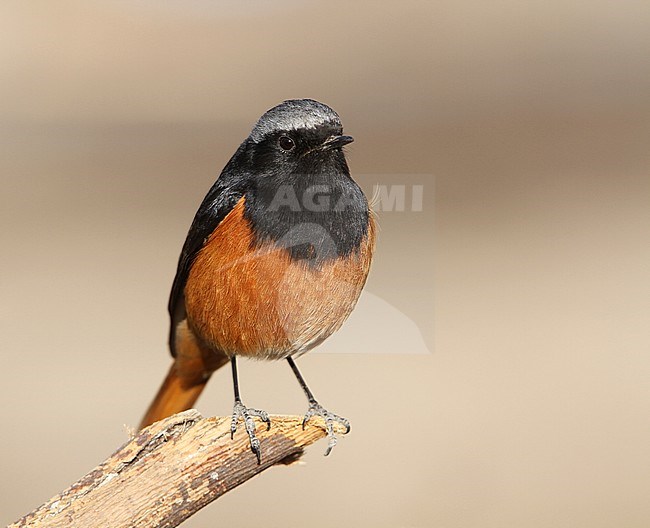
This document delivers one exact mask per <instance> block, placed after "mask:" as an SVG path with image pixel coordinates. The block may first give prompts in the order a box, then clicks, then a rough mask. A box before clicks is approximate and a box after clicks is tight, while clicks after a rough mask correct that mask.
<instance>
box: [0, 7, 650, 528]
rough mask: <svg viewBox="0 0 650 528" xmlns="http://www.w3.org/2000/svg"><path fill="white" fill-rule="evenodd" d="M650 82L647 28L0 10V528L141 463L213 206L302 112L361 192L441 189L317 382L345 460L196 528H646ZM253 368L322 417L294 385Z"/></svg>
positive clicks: (542, 18)
mask: <svg viewBox="0 0 650 528" xmlns="http://www.w3.org/2000/svg"><path fill="white" fill-rule="evenodd" d="M648 57H650V4H648V3H647V2H625V1H624V2H606V3H603V2H577V1H570V2H555V1H552V2H520V1H514V0H513V1H505V2H478V1H476V2H470V1H453V2H452V1H442V2H409V1H407V2H365V3H362V2H354V3H352V2H338V1H335V0H330V1H327V2H297V1H289V0H286V1H282V2H274V3H271V2H261V1H253V0H251V1H246V2H235V1H224V2H214V1H208V0H186V1H183V2H180V1H171V0H165V1H160V0H158V1H156V0H131V1H128V0H114V1H108V0H105V1H101V0H95V1H91V0H86V1H83V2H82V1H70V0H66V1H58V2H49V1H42V2H39V1H17V0H16V1H4V2H2V4H1V6H0V61H1V64H2V67H1V68H0V95H1V97H0V131H1V132H0V134H1V138H0V149H2V152H1V155H0V164H1V172H0V175H1V176H0V177H1V178H2V192H1V194H0V221H1V228H0V246H1V248H2V250H1V252H0V270H1V271H2V273H1V275H0V331H1V332H2V345H1V348H0V350H1V352H2V361H3V369H2V372H3V381H2V383H1V384H0V395H1V397H2V402H3V419H2V421H1V422H2V425H1V426H0V427H2V439H3V440H2V449H1V451H0V467H1V468H2V476H3V478H2V479H1V482H0V513H1V515H0V522H4V523H8V522H11V521H13V520H14V519H16V518H18V517H19V516H21V515H23V514H24V513H26V512H28V511H29V510H31V509H32V508H34V507H36V506H38V505H39V504H40V503H41V502H43V501H45V500H46V499H48V498H49V497H50V496H52V495H53V494H54V493H56V492H58V491H59V490H61V489H63V488H64V487H66V486H67V485H68V484H70V483H71V482H72V481H74V480H75V479H76V478H78V477H79V476H81V475H82V474H83V473H85V472H86V471H88V470H89V469H91V468H92V467H94V465H95V464H97V463H98V462H100V461H101V460H103V458H104V457H105V456H107V455H108V454H110V453H111V452H112V451H113V450H114V449H115V448H116V447H117V446H118V445H120V444H121V443H122V442H123V441H125V440H126V438H127V432H126V429H125V427H124V424H126V425H127V426H135V425H136V424H137V422H138V420H139V418H140V416H141V413H142V412H143V411H144V409H145V407H146V405H147V404H148V403H149V400H150V398H151V397H152V396H153V394H154V392H155V390H156V389H157V387H158V384H159V383H160V381H161V379H162V377H163V375H164V373H165V371H166V369H167V368H168V364H169V357H168V353H167V350H166V343H165V341H166V335H167V324H168V322H167V315H166V311H165V307H166V302H167V296H168V292H169V288H170V285H171V280H172V278H173V275H174V271H175V265H176V259H177V257H178V253H179V251H180V247H181V245H182V242H183V239H184V236H185V233H186V231H187V228H188V226H189V222H190V221H191V218H192V216H193V214H194V212H195V210H196V207H197V206H198V204H199V202H200V200H201V199H202V197H203V195H204V193H205V192H206V190H207V189H208V187H209V186H210V185H211V183H212V181H213V180H214V178H215V177H216V176H217V175H218V173H219V171H220V170H221V168H222V167H223V165H224V164H225V162H226V161H227V160H228V158H229V156H230V155H231V154H232V153H233V152H234V150H235V148H236V147H237V145H238V144H239V143H240V142H241V140H243V139H244V138H245V137H246V135H247V134H248V132H249V130H250V128H251V126H252V125H253V123H254V122H255V120H256V119H257V117H258V116H259V115H260V114H261V113H262V112H263V111H265V110H266V109H267V108H269V107H271V106H273V105H275V104H277V103H278V102H280V101H282V100H284V99H287V98H293V97H312V98H316V99H319V100H321V101H323V102H326V103H328V104H330V105H331V106H332V107H334V108H335V109H336V110H337V111H338V112H339V113H340V115H341V116H342V118H343V121H344V124H345V126H346V131H347V132H349V133H350V134H352V135H354V136H355V137H356V139H357V141H356V142H355V143H354V145H352V146H351V147H350V149H349V151H348V152H349V155H348V159H349V162H350V165H351V167H352V170H353V172H354V174H356V175H358V179H359V181H360V182H361V183H362V185H363V187H364V188H365V189H366V190H367V191H368V193H369V194H370V193H372V188H373V186H374V185H376V184H377V183H383V184H407V185H411V184H420V185H424V210H423V211H422V212H420V213H416V212H403V213H398V212H388V211H386V212H381V213H380V222H381V237H380V241H379V248H378V252H377V255H376V261H375V265H374V268H373V271H372V275H371V278H370V280H369V283H368V288H367V290H368V294H369V295H368V296H367V299H366V301H367V302H366V301H364V303H365V304H364V305H362V306H360V307H359V310H357V312H356V313H355V314H354V316H353V318H352V319H351V320H350V321H349V324H348V325H347V326H346V328H345V330H344V332H345V334H341V336H337V337H336V339H337V341H332V343H328V347H329V350H330V351H332V352H344V353H337V354H333V353H332V354H326V353H320V354H312V355H308V356H307V357H305V358H303V359H301V365H302V368H303V371H304V374H305V376H306V378H307V380H308V381H309V383H310V384H311V386H312V388H313V389H314V391H315V393H316V395H317V396H318V397H319V398H320V399H321V400H322V402H323V403H324V404H325V405H326V406H327V407H329V408H330V409H332V410H334V411H335V412H340V413H341V414H343V415H345V416H347V417H348V418H350V420H351V421H352V424H353V431H352V433H351V434H350V435H349V436H348V437H346V438H344V439H343V440H342V441H341V442H340V445H339V446H338V447H337V449H336V450H335V452H334V453H333V454H332V456H331V457H329V458H327V459H325V458H323V456H322V453H323V451H324V449H325V445H323V444H318V445H317V446H315V447H314V448H312V449H310V451H309V452H308V453H307V454H306V456H305V461H306V462H307V464H306V465H304V466H294V467H290V468H279V469H275V470H271V471H268V472H266V473H265V474H264V475H262V476H261V477H259V478H257V479H254V480H253V481H251V482H248V483H247V484H245V485H244V486H242V487H241V488H239V489H237V490H235V491H234V492H232V493H230V494H228V495H227V496H225V497H224V498H222V499H220V500H219V501H218V502H216V503H214V504H212V505H211V506H209V507H208V508H206V509H205V510H203V511H202V512H201V513H200V514H198V515H196V516H195V517H194V518H192V519H191V520H190V521H188V522H187V524H186V526H188V527H189V526H192V527H199V526H214V525H217V524H219V525H228V526H250V525H251V522H252V521H251V520H250V519H260V518H263V519H266V521H265V522H266V524H267V525H268V526H283V527H290V526H296V527H299V526H300V527H302V526H313V527H325V526H332V525H334V524H341V525H346V526H348V525H349V526H355V525H356V526H372V527H380V528H381V527H387V528H388V527H391V528H398V527H399V528H401V527H407V528H419V527H429V526H431V527H434V526H435V527H438V526H440V527H464V528H466V527H471V526H477V527H500V528H502V527H504V526H526V527H547V526H555V527H572V528H576V527H589V528H595V527H610V526H624V527H642V526H644V527H645V526H647V523H648V519H649V518H650V502H649V501H648V490H650V425H649V421H648V405H649V404H650V354H649V352H650V347H649V345H650V338H649V332H648V318H649V315H650V273H649V267H650V244H649V243H648V240H649V235H650V203H649V202H650V148H649V143H650V62H649V61H648ZM434 219H435V222H434ZM391 314H392V315H391ZM393 316H394V317H393ZM418 328H419V330H418ZM422 340H424V341H422ZM422 342H425V343H426V345H427V346H428V348H429V350H430V352H431V353H424V354H416V353H414V352H415V351H416V349H418V347H420V348H419V349H418V350H419V351H420V352H422V350H421V349H422V348H423V345H422ZM400 343H403V344H404V345H403V346H400ZM424 348H425V349H426V347H424ZM354 350H356V351H357V352H358V353H348V352H350V351H354ZM375 352H376V353H375ZM241 370H242V373H241V376H242V390H243V391H244V395H245V398H246V401H247V402H250V404H251V405H255V406H259V407H262V408H264V409H267V410H269V411H271V412H277V413H296V414H298V413H302V412H304V410H305V401H304V398H303V396H302V394H301V392H300V389H299V387H298V386H297V384H296V383H295V380H293V379H292V375H291V372H290V371H289V369H288V368H286V366H285V365H283V364H262V363H245V364H243V365H242V367H241ZM231 392H232V389H231V382H230V379H229V373H228V372H226V371H223V372H219V373H218V374H217V375H216V376H215V377H214V379H213V381H212V383H211V384H210V386H209V388H208V390H207V391H206V393H205V394H204V396H203V398H202V399H201V400H200V402H199V403H200V404H199V409H200V410H201V411H202V412H203V413H204V414H207V415H210V414H228V413H230V411H231V404H232V402H231V399H232V397H231ZM413 441H415V444H413ZM251 509H253V510H254V511H255V512H256V514H255V515H253V516H251V515H250V513H249V510H251ZM287 512H289V514H288V515H287Z"/></svg>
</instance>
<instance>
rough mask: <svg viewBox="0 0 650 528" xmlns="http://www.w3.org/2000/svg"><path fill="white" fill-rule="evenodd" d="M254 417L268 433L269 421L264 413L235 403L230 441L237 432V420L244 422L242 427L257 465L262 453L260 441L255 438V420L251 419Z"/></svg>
mask: <svg viewBox="0 0 650 528" xmlns="http://www.w3.org/2000/svg"><path fill="white" fill-rule="evenodd" d="M254 416H256V417H258V418H259V419H260V420H262V421H263V422H264V423H266V430H267V431H268V430H269V429H270V428H271V419H270V418H269V415H268V414H267V413H266V412H265V411H261V410H259V409H249V408H247V407H245V406H244V404H242V402H241V401H236V402H235V405H234V407H233V412H232V420H231V422H230V439H231V440H232V439H233V438H234V436H235V432H236V431H237V424H238V422H239V418H242V419H243V420H244V427H245V428H246V432H247V433H248V438H249V440H250V446H251V451H252V452H253V453H254V454H255V456H256V457H257V464H258V465H259V464H261V463H262V452H261V449H260V441H259V439H258V438H257V436H255V420H254V419H253V417H254Z"/></svg>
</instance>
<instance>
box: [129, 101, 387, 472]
mask: <svg viewBox="0 0 650 528" xmlns="http://www.w3.org/2000/svg"><path fill="white" fill-rule="evenodd" d="M352 141H353V139H352V137H350V136H345V135H343V127H342V125H341V120H340V118H339V116H338V114H337V113H336V112H334V110H332V109H331V108H330V107H328V106H326V105H324V104H322V103H319V102H317V101H313V100H311V99H299V100H291V101H285V102H283V103H281V104H279V105H278V106H276V107H274V108H272V109H271V110H269V111H268V112H266V113H265V114H264V115H263V116H262V117H261V118H260V119H259V121H258V122H257V124H256V125H255V126H254V128H253V130H252V131H251V133H250V135H249V136H248V138H247V139H246V140H245V141H244V142H243V143H242V144H241V145H240V146H239V148H238V149H237V152H235V154H234V155H233V157H232V158H231V159H230V161H229V162H228V164H227V165H226V166H225V168H224V169H223V171H222V173H221V175H220V176H219V178H218V179H217V181H216V182H215V183H214V185H213V186H212V188H211V189H210V191H209V192H208V194H207V195H206V197H205V198H204V200H203V202H202V203H201V206H200V207H199V210H198V211H197V213H196V216H195V217H194V221H193V222H192V225H191V227H190V230H189V232H188V234H187V239H186V240H185V244H184V245H183V250H182V251H181V255H180V258H179V261H178V268H177V271H176V277H175V278H174V283H173V286H172V291H171V295H170V299H169V307H168V308H169V314H170V316H171V330H170V335H169V347H170V349H171V353H172V356H173V357H174V363H173V364H172V367H171V369H170V371H169V373H168V375H167V378H166V379H165V381H164V383H163V385H162V387H161V388H160V390H159V392H158V394H157V395H156V397H155V399H154V401H153V402H152V404H151V406H150V407H149V409H148V411H147V413H146V415H145V417H144V418H143V420H142V424H141V427H144V426H146V425H149V424H151V423H153V422H155V421H158V420H161V419H162V418H165V417H167V416H170V415H172V414H174V413H177V412H180V411H183V410H185V409H189V408H190V407H192V405H193V404H194V402H195V401H196V399H197V398H198V397H199V395H200V393H201V391H202V390H203V388H204V387H205V384H206V383H207V381H208V379H209V378H210V376H211V374H212V373H213V372H214V371H215V370H216V369H218V368H219V367H221V366H223V365H225V364H226V363H227V362H228V361H230V363H231V366H232V375H233V385H234V392H235V404H234V409H233V415H232V423H231V435H233V434H234V433H235V431H236V428H237V424H238V421H239V418H243V421H244V425H245V428H246V431H247V432H248V436H249V438H250V445H251V449H252V451H253V453H255V455H256V456H257V460H258V463H259V461H260V457H261V453H260V442H259V440H258V439H257V438H256V436H255V423H254V420H253V417H258V418H259V419H260V420H262V421H263V422H266V424H267V427H270V426H271V422H270V420H269V416H268V414H267V413H266V412H264V411H260V410H257V409H251V408H247V407H245V406H244V404H243V403H242V401H241V398H240V396H239V384H238V379H237V357H239V356H242V357H248V358H254V359H286V360H287V361H288V363H289V365H290V366H291V369H292V370H293V372H294V374H295V375H296V378H297V379H298V382H299V383H300V385H301V387H302V389H303V390H304V392H305V394H306V395H307V398H308V400H309V409H308V411H307V414H306V415H305V419H304V421H303V427H304V426H305V424H306V423H307V421H308V420H309V419H310V418H311V417H312V416H321V417H322V418H323V419H324V420H325V423H326V428H327V434H328V437H329V443H328V448H327V452H326V454H328V453H329V452H330V451H331V449H332V447H334V445H335V444H336V437H335V435H334V427H333V424H334V423H335V422H338V423H340V424H342V425H343V426H344V427H345V428H346V432H347V431H349V429H350V425H349V422H348V421H347V420H346V419H345V418H342V417H340V416H337V415H336V414H333V413H330V412H329V411H327V410H326V409H325V408H323V407H322V406H321V405H320V404H319V403H318V402H317V401H316V399H315V398H314V396H313V394H312V393H311V391H310V390H309V389H308V388H307V385H306V383H305V380H304V379H303V377H302V376H301V374H300V372H299V371H298V368H297V367H296V364H295V362H294V359H295V358H297V357H298V356H300V355H302V354H304V353H305V352H307V351H308V350H310V349H312V348H314V347H315V346H317V345H318V344H319V343H321V342H322V341H323V340H325V339H327V338H328V337H329V336H330V335H331V334H332V333H333V332H335V331H336V330H338V329H339V328H340V326H341V325H342V324H343V322H344V321H345V319H346V318H347V317H348V316H349V315H350V312H351V311H352V310H353V308H354V306H355V304H356V302H357V299H358V298H359V295H360V294H361V289H362V288H363V286H364V284H365V282H366V277H367V276H368V270H369V268H370V262H371V259H372V254H373V250H374V244H375V224H374V220H373V216H372V212H371V211H370V209H369V207H368V201H367V200H366V197H365V196H364V194H363V192H362V191H361V189H360V188H359V186H358V185H357V184H356V183H355V182H354V180H353V179H352V178H351V177H350V171H349V169H348V165H347V163H346V160H345V156H344V154H343V150H342V147H343V146H344V145H346V144H348V143H350V142H352Z"/></svg>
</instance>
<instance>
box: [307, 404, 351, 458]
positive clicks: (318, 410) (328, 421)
mask: <svg viewBox="0 0 650 528" xmlns="http://www.w3.org/2000/svg"><path fill="white" fill-rule="evenodd" d="M313 416H320V417H321V418H322V419H323V420H325V431H326V432H327V438H328V443H327V450H326V451H325V456H327V455H329V454H330V453H331V452H332V449H334V446H335V445H336V443H337V438H336V435H335V434H334V422H336V423H338V424H340V425H343V426H344V427H345V433H343V434H348V433H349V432H350V422H349V421H348V420H347V419H346V418H343V417H342V416H339V415H337V414H334V413H331V412H329V411H328V410H327V409H325V408H324V407H323V406H322V405H320V404H319V403H318V402H317V401H316V400H313V401H310V402H309V409H308V410H307V413H306V414H305V417H304V419H303V420H302V428H303V429H304V428H305V425H306V424H307V422H308V421H309V420H310V419H311V418H312V417H313Z"/></svg>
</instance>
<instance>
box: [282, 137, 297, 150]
mask: <svg viewBox="0 0 650 528" xmlns="http://www.w3.org/2000/svg"><path fill="white" fill-rule="evenodd" d="M278 145H280V148H281V149H282V150H291V149H292V148H293V147H295V146H296V144H295V143H294V141H293V139H291V138H290V137H289V136H280V139H279V140H278Z"/></svg>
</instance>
